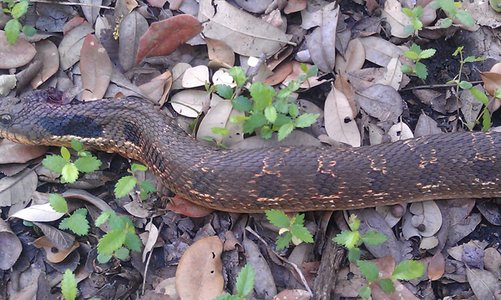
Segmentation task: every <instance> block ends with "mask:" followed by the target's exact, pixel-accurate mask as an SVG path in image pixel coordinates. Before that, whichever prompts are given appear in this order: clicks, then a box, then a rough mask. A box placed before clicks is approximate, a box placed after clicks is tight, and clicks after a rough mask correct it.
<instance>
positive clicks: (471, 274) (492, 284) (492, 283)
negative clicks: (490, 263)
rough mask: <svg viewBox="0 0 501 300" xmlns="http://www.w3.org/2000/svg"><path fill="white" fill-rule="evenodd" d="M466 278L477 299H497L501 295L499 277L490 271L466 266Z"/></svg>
mask: <svg viewBox="0 0 501 300" xmlns="http://www.w3.org/2000/svg"><path fill="white" fill-rule="evenodd" d="M466 278H468V283H469V284H470V287H471V289H472V290H473V293H475V296H477V299H482V300H497V299H499V296H500V295H501V285H499V278H496V277H495V276H494V275H493V274H492V273H491V272H489V271H485V270H480V269H473V268H467V269H466Z"/></svg>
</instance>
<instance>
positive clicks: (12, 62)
mask: <svg viewBox="0 0 501 300" xmlns="http://www.w3.org/2000/svg"><path fill="white" fill-rule="evenodd" d="M0 53H1V54H2V59H0V69H11V68H17V67H21V66H24V65H26V64H27V63H29V62H30V61H31V60H32V59H33V57H35V54H36V50H35V47H33V46H32V45H31V44H30V43H28V42H27V41H26V40H25V39H24V38H19V39H18V40H17V42H16V43H15V44H14V45H11V44H9V42H7V38H6V37H5V32H4V31H3V30H0Z"/></svg>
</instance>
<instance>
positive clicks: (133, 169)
mask: <svg viewBox="0 0 501 300" xmlns="http://www.w3.org/2000/svg"><path fill="white" fill-rule="evenodd" d="M130 170H131V172H138V171H141V172H145V171H146V170H148V167H147V166H145V165H143V164H137V163H133V164H132V165H131V166H130Z"/></svg>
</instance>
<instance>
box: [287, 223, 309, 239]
mask: <svg viewBox="0 0 501 300" xmlns="http://www.w3.org/2000/svg"><path fill="white" fill-rule="evenodd" d="M291 233H292V235H293V236H295V237H297V238H298V239H300V240H301V241H303V242H305V243H313V235H312V234H311V233H310V232H309V231H308V229H306V227H304V225H298V224H294V225H292V226H291Z"/></svg>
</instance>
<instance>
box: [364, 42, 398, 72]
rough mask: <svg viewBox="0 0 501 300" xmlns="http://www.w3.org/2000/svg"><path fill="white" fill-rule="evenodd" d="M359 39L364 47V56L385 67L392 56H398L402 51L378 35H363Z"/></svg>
mask: <svg viewBox="0 0 501 300" xmlns="http://www.w3.org/2000/svg"><path fill="white" fill-rule="evenodd" d="M360 41H361V42H362V44H363V45H364V47H365V54H366V57H365V58H366V59H367V60H368V61H370V62H373V63H375V64H376V65H379V66H381V67H386V66H387V65H388V63H389V62H390V60H391V59H392V58H394V57H396V58H398V57H400V56H401V55H402V54H403V52H404V51H403V50H402V49H400V48H399V47H397V46H396V45H395V44H393V43H391V42H389V41H387V40H385V39H382V38H380V37H373V36H369V37H363V38H360Z"/></svg>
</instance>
